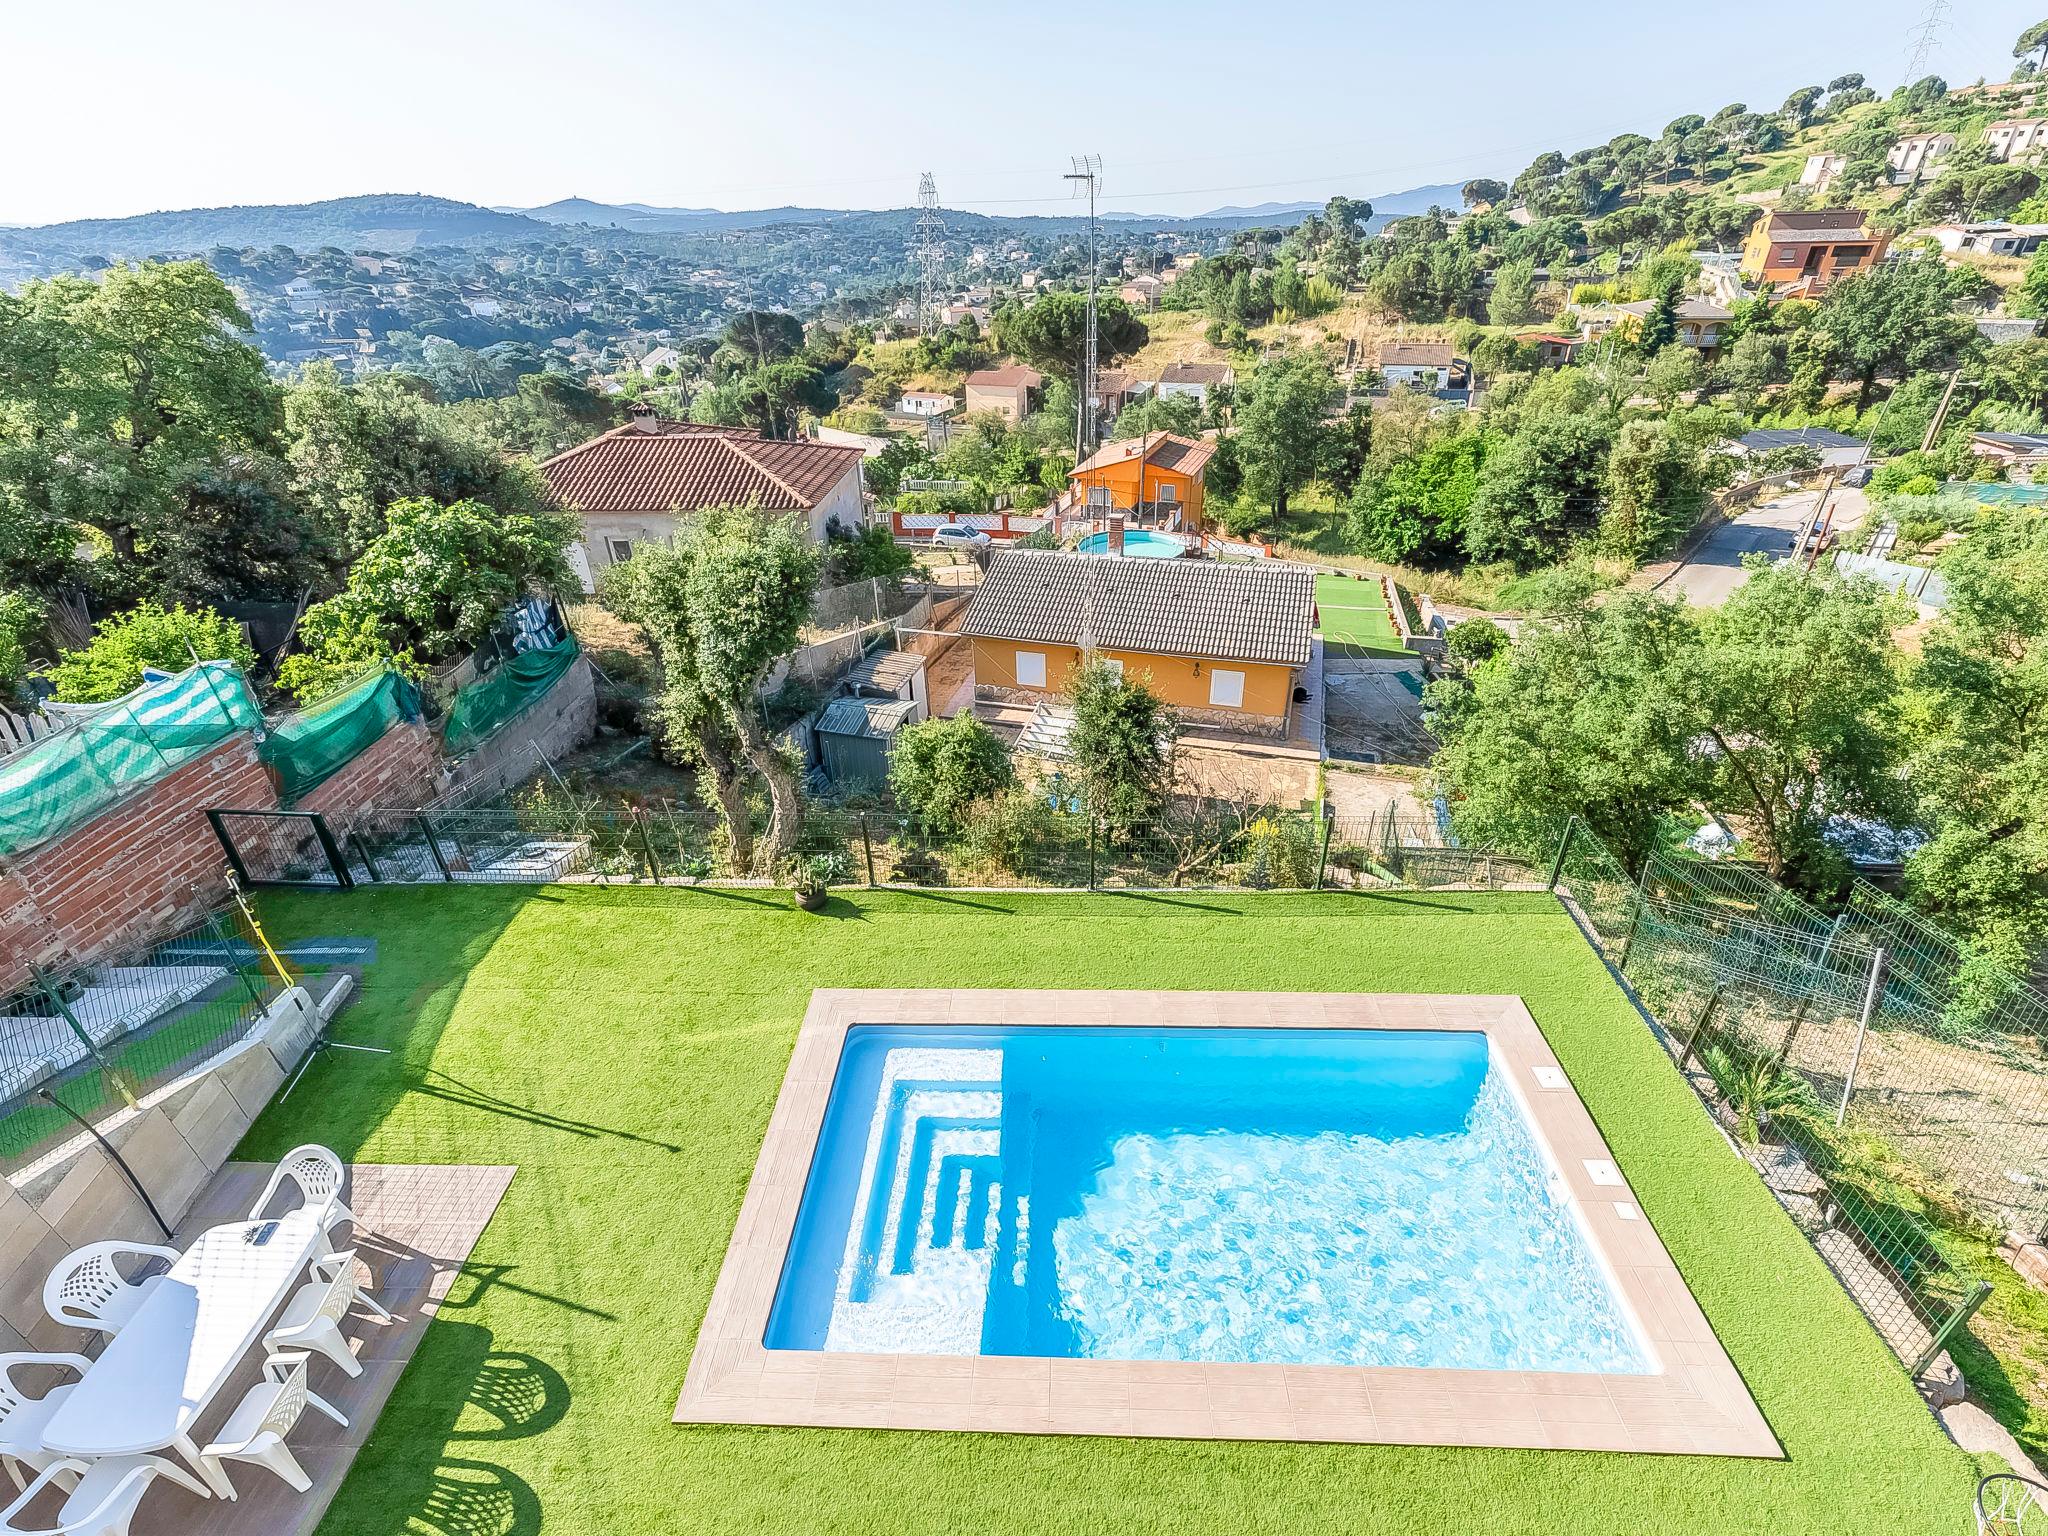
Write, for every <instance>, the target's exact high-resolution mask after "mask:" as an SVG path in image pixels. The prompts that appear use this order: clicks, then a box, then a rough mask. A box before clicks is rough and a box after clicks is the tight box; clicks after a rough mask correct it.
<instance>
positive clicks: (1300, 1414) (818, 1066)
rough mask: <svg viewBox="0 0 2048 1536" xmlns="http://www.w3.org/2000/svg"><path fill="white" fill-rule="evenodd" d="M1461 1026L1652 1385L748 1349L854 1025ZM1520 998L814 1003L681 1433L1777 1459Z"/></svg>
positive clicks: (701, 1343) (1621, 1380) (963, 994)
mask: <svg viewBox="0 0 2048 1536" xmlns="http://www.w3.org/2000/svg"><path fill="white" fill-rule="evenodd" d="M945 1023H955V1024H980V1025H1016V1024H1032V1025H1098V1026H1099V1025H1106V1024H1116V1025H1134V1026H1140V1027H1153V1028H1158V1027H1170V1028H1203V1027H1210V1028H1219V1027H1228V1028H1238V1029H1259V1028H1265V1029H1317V1028H1342V1029H1434V1030H1471V1031H1477V1032H1482V1033H1484V1034H1485V1035H1486V1036H1487V1039H1488V1043H1489V1049H1490V1050H1491V1051H1492V1053H1493V1056H1494V1059H1495V1061H1496V1062H1498V1063H1499V1064H1500V1066H1501V1067H1502V1069H1503V1070H1504V1071H1505V1073H1506V1075H1507V1079H1508V1081H1509V1082H1510V1083H1511V1084H1512V1085H1513V1088H1514V1090H1515V1092H1516V1093H1517V1095H1518V1097H1519V1098H1520V1100H1521V1102H1522V1105H1523V1107H1524V1109H1525V1110H1526V1112H1527V1114H1528V1117H1529V1119H1530V1122H1531V1123H1532V1124H1533V1125H1534V1126H1535V1128H1536V1130H1537V1132H1538V1135H1539V1138H1540V1139H1541V1141H1542V1142H1543V1143H1544V1144H1545V1145H1546V1146H1547V1148H1548V1150H1549V1152H1550V1154H1551V1156H1552V1158H1553V1159H1554V1161H1555V1162H1556V1164H1557V1167H1558V1170H1559V1173H1560V1175H1561V1176H1562V1178H1563V1180H1564V1182H1565V1185H1566V1187H1567V1188H1568V1189H1569V1191H1570V1195H1571V1199H1572V1201H1573V1203H1574V1205H1575V1206H1576V1207H1577V1209H1578V1212H1579V1215H1580V1216H1581V1218H1582V1220H1583V1223H1584V1226H1585V1229H1586V1231H1587V1232H1588V1234H1589V1235H1590V1237H1591V1239H1592V1242H1593V1246H1594V1248H1595V1250H1596V1252H1597V1253H1599V1254H1600V1256H1601V1257H1602V1259H1603V1260H1604V1262H1605V1263H1606V1264H1607V1266H1608V1270H1609V1273H1610V1275H1611V1277H1612V1279H1613V1281H1614V1284H1615V1288H1616V1290H1617V1291H1618V1292H1619V1294H1620V1296H1621V1298H1622V1300H1623V1302H1624V1303H1626V1305H1627V1307H1628V1308H1629V1310H1630V1311H1631V1312H1632V1313H1633V1314H1634V1316H1635V1318H1636V1319H1637V1321H1638V1322H1639V1324H1640V1325H1641V1329H1642V1333H1643V1335H1644V1337H1645V1339H1646V1340H1647V1342H1648V1343H1649V1346H1650V1348H1651V1350H1652V1351H1653V1352H1654V1354H1655V1356H1656V1366H1657V1369H1656V1371H1655V1372H1654V1373H1653V1374H1648V1375H1597V1374H1593V1373H1581V1372H1542V1371H1471V1370H1421V1369H1409V1368H1398V1367H1386V1368H1361V1367H1352V1366H1297V1365H1213V1364H1199V1363H1184V1362H1173V1361H1124V1360H1054V1359H1036V1358H1029V1357H1020V1356H988V1355H977V1356H938V1355H864V1354H839V1353H825V1352H821V1351H802V1350H771V1349H768V1348H766V1347H765V1346H763V1344H762V1342H761V1340H762V1337H763V1335H764V1332H765V1330H766V1328H767V1324H768V1313H769V1308H770V1306H771V1305H772V1304H773V1302H774V1299H775V1288H776V1285H777V1282H778V1280H779V1278H780V1276H781V1272H782V1263H783V1256H784V1253H785V1252H786V1250H787V1249H788V1246H789V1241H790V1237H791V1233H792V1231H793V1230H794V1227H795V1224H796V1215H797V1206H798V1203H799V1201H800V1200H801V1199H802V1196H803V1189H804V1181H805V1178H806V1176H807V1175H808V1173H809V1170H810V1164H811V1155H812V1150H813V1148H814V1147H815V1145H816V1142H817V1138H818V1131H819V1128H820V1126H821V1125H822V1124H823V1121H824V1116H825V1105H826V1100H827V1098H828V1096H829V1094H830V1091H831V1087H832V1077H833V1073H834V1071H835V1070H836V1068H837V1066H838V1063H839V1054H840V1047H841V1045H842V1044H843V1043H844V1041H845V1038H846V1032H847V1030H848V1029H849V1028H851V1027H852V1026H854V1025H856V1024H945ZM1624 1173H1625V1170H1621V1169H1619V1168H1618V1167H1617V1166H1616V1163H1615V1159H1614V1155H1613V1153H1612V1152H1610V1151H1609V1150H1608V1148H1607V1145H1606V1143H1605V1142H1604V1141H1603V1140H1602V1139H1601V1136H1600V1132H1599V1130H1598V1128H1597V1127H1595V1125H1594V1124H1593V1120H1592V1117H1591V1116H1590V1115H1589V1114H1587V1112H1586V1108H1585V1106H1584V1105H1583V1104H1582V1103H1580V1101H1579V1097H1578V1095H1577V1093H1575V1092H1573V1091H1572V1088H1571V1085H1570V1082H1569V1081H1568V1079H1567V1078H1566V1077H1565V1075H1564V1073H1563V1072H1562V1070H1561V1069H1560V1068H1559V1067H1558V1063H1557V1058H1556V1056H1555V1055H1553V1054H1552V1052H1551V1050H1550V1047H1549V1045H1548V1043H1547V1042H1546V1041H1545V1040H1544V1038H1543V1033H1542V1031H1541V1030H1540V1029H1538V1028H1537V1025H1536V1021H1535V1020H1534V1019H1533V1018H1531V1017H1530V1015H1529V1011H1528V1009H1527V1008H1525V1007H1524V1006H1523V1004H1522V1001H1521V999H1520V998H1518V997H1466V996H1446V995H1426V996H1404V995H1391V994H1370V995H1353V994H1332V993H1290V992H1253V993H1245V992H1060V991H1011V992H1002V991H977V990H934V991H886V990H877V991H818V992H814V993H813V994H812V996H811V1006H810V1011H809V1012H808V1013H807V1014H806V1015H805V1018H804V1023H803V1028H802V1030H801V1031H800V1032H799V1034H798V1036H797V1042H796V1048H795V1050H794V1052H793V1053H792V1055H791V1058H790V1065H789V1072H788V1075H787V1076H786V1077H785V1078H784V1080H783V1085H782V1093H781V1096H780V1097H779V1098H778V1099H777V1101H776V1105H775V1112H774V1115H773V1116H772V1118H771V1119H770V1121H769V1125H768V1133H767V1136H766V1138H765V1140H764V1141H763V1143H762V1147H761V1155H760V1158H759V1160H758V1161H757V1162H756V1163H755V1166H754V1176H753V1180H752V1182H751V1183H750V1184H749V1185H748V1188H747V1196H746V1200H745V1202H744V1203H743V1204H742V1206H741V1207H740V1216H739V1223H738V1226H737V1227H736V1229H735V1230H734V1233H733V1238H732V1244H731V1246H730V1247H729V1248H728V1249H727V1250H726V1256H725V1263H724V1266H723V1267H722V1268H721V1269H720V1271H719V1276H718V1284H717V1287H716V1289H715V1290H714V1291H713V1293H712V1297H711V1306H710V1309H709V1311H708V1312H707V1313H706V1315H705V1318H704V1326H703V1328H702V1330H701V1331H700V1332H699V1334H698V1337H697V1347H696V1350H695V1352H694V1353H693V1354H692V1356H691V1359H690V1366H689V1372H688V1374H687V1376H686V1377H685V1379H684V1383H683V1391H682V1397H681V1399H680V1400H679V1401H678V1402H677V1404H676V1412H675V1417H676V1420H677V1421H678V1422H679V1423H718V1424H786V1425H810V1426H819V1427H824V1426H831V1427H840V1428H872V1429H955V1430H992V1431H999V1432H1009V1433H1018V1434H1086V1435H1144V1436H1167V1437H1179V1438H1188V1439H1222V1440H1323V1441H1354V1442H1361V1443H1379V1444H1393V1445H1472V1446H1520V1447H1535V1448H1555V1449H1568V1450H1602V1451H1648V1452H1664V1453H1671V1454H1679V1455H1713V1456H1755V1457H1774V1458H1775V1457H1782V1456H1783V1454H1784V1452H1783V1451H1782V1450H1781V1449H1780V1447H1779V1445H1778V1441H1777V1437H1776V1436H1775V1435H1773V1434H1772V1432H1771V1428H1770V1425H1769V1424H1768V1423H1766V1422H1765V1420H1764V1416H1763V1414H1762V1413H1761V1411H1759V1410H1758V1408H1757V1406H1756V1403H1755V1400H1754V1399H1753V1398H1752V1397H1751V1396H1750V1394H1749V1389H1748V1388H1747V1387H1746V1386H1745V1385H1744V1384H1743V1381H1742V1377H1741V1375H1740V1374H1739V1373H1738V1372H1737V1371H1736V1369H1735V1366H1734V1363H1733V1362H1732V1361H1730V1360H1729V1358H1728V1355H1727V1352H1726V1351H1725V1350H1723V1349H1722V1347H1721V1343H1720V1340H1719V1339H1717V1338H1716V1337H1715V1336H1714V1331H1713V1329H1712V1328H1711V1327H1710V1326H1709V1325H1708V1323H1707V1319H1706V1316H1705V1314H1704V1313H1702V1312H1701V1311H1700V1308H1699V1305H1698V1303H1696V1302H1695V1301H1694V1300H1693V1297H1692V1292H1691V1291H1690V1290H1688V1289H1687V1287H1686V1284H1685V1280H1684V1278H1683V1277H1682V1276H1681V1275H1680V1274H1679V1272H1678V1267H1677V1266H1676V1265H1675V1264H1673V1263H1672V1261H1671V1257H1670V1255H1669V1254H1667V1253H1666V1252H1665V1251H1664V1245H1663V1244H1662V1243H1661V1242H1660V1241H1659V1240H1658V1238H1657V1233H1656V1229H1655V1228H1654V1227H1653V1226H1652V1225H1651V1223H1650V1222H1649V1220H1647V1219H1646V1218H1645V1216H1644V1214H1643V1212H1642V1211H1641V1209H1640V1208H1639V1207H1638V1205H1637V1204H1636V1201H1635V1196H1634V1195H1633V1193H1632V1192H1631V1191H1630V1190H1629V1188H1628V1186H1627V1184H1626V1182H1625V1179H1624V1177H1623V1175H1624Z"/></svg>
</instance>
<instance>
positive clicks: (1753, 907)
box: [1556, 823, 2048, 1374]
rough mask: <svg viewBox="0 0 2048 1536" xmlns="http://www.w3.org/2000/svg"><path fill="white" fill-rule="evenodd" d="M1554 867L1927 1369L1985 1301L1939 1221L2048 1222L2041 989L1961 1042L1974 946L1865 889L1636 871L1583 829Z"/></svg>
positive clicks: (2016, 999) (1880, 1322) (2001, 995)
mask: <svg viewBox="0 0 2048 1536" xmlns="http://www.w3.org/2000/svg"><path fill="white" fill-rule="evenodd" d="M1556 868H1557V875H1558V881H1557V883H1558V888H1559V890H1560V891H1561V892H1563V893H1564V894H1566V895H1568V896H1570V897H1571V898H1572V899H1573V900H1574V902H1575V904H1576V905H1577V906H1578V908H1579V910H1580V911H1581V913H1582V914H1583V915H1584V917H1585V919H1586V921H1587V925H1588V926H1589V927H1590V928H1591V929H1592V931H1593V933H1594V934H1595V936H1596V938H1597V940H1598V943H1599V946H1600V948H1601V950H1602V951H1603V952H1604V953H1605V954H1606V956H1607V958H1608V959H1609V960H1610V962H1611V963H1612V964H1613V965H1614V966H1615V967H1616V969H1617V970H1619V971H1620V973H1621V974H1622V975H1623V976H1624V977H1625V978H1626V979H1627V980H1628V981H1629V982H1630V983H1631V984H1632V985H1633V986H1634V988H1635V989H1636V992H1637V995H1638V996H1639V997H1640V998H1641V999H1642V1001H1643V1003H1644V1004H1645V1005H1646V1006H1647V1007H1648V1008H1649V1010H1650V1012H1651V1013H1652V1014H1653V1015H1654V1017H1655V1018H1656V1019H1657V1020H1658V1022H1659V1023H1660V1024H1661V1025H1662V1026H1663V1037H1664V1039H1665V1041H1666V1043H1667V1044H1668V1045H1669V1047H1670V1049H1671V1052H1672V1054H1673V1056H1674V1057H1675V1058H1676V1059H1677V1060H1678V1062H1679V1064H1680V1066H1681V1067H1682V1068H1684V1069H1686V1070H1687V1071H1689V1072H1691V1073H1693V1074H1694V1077H1695V1082H1696V1084H1697V1085H1698V1086H1700V1087H1701V1088H1702V1090H1703V1091H1704V1092H1706V1093H1707V1095H1708V1096H1709V1098H1710V1100H1711V1101H1712V1102H1714V1103H1715V1104H1716V1107H1717V1110H1718V1112H1719V1114H1720V1116H1721V1118H1722V1120H1723V1123H1724V1124H1725V1125H1726V1127H1727V1128H1728V1130H1729V1131H1730V1133H1731V1134H1732V1135H1733V1136H1734V1137H1735V1138H1736V1140H1737V1141H1738V1143H1739V1144H1740V1145H1741V1146H1742V1147H1743V1148H1744V1151H1745V1153H1746V1155H1748V1156H1749V1158H1750V1160H1751V1161H1752V1162H1753V1163H1754V1164H1755V1165H1756V1167H1757V1169H1758V1171H1759V1173H1760V1174H1761V1175H1762V1176H1763V1178H1764V1180H1765V1182H1766V1183H1768V1184H1769V1185H1770V1186H1771V1188H1772V1189H1773V1191H1774V1193H1776V1195H1777V1196H1778V1198H1779V1200H1780V1201H1781V1202H1782V1203H1783V1204H1784V1205H1785V1207H1786V1209H1787V1210H1788V1211H1789V1212H1791V1214H1792V1216H1793V1217H1794V1219H1795V1220H1796V1221H1798V1222H1799V1224H1800V1226H1801V1227H1802V1229H1803V1230H1804V1231H1805V1232H1806V1233H1807V1235H1808V1237H1809V1238H1810V1239H1811V1240H1812V1241H1813V1243H1814V1245H1815V1247H1816V1248H1818V1249H1819V1250H1820V1252H1821V1254H1822V1256H1823V1257H1824V1258H1825V1259H1826V1260H1827V1262H1828V1263H1829V1265H1830V1266H1831V1267H1832V1268H1833V1269H1834V1270H1835V1272H1836V1274H1837V1275H1838V1276H1839V1277H1840V1278H1841V1280H1842V1282H1843V1284H1844V1285H1845V1286H1846V1287H1847V1288H1848V1290H1849V1292H1850V1293H1851V1295H1853V1296H1854V1297H1855V1298H1856V1300H1857V1301H1858V1303H1859V1304H1860V1305H1861V1306H1862V1307H1863V1310H1864V1311H1865V1312H1866V1314H1868V1315H1869V1316H1870V1318H1871V1320H1872V1322H1873V1323H1874V1324H1876V1326H1877V1327H1878V1329H1879V1331H1880V1332H1881V1333H1883V1334H1884V1335H1885V1337H1886V1338H1887V1339H1888V1340H1889V1341H1890V1342H1891V1343H1892V1345H1893V1347H1894V1348H1895V1349H1896V1350H1897V1351H1898V1352H1899V1355H1900V1357H1901V1359H1902V1360H1905V1361H1906V1362H1908V1364H1909V1365H1910V1366H1911V1367H1912V1368H1913V1369H1914V1371H1915V1373H1916V1374H1917V1373H1918V1372H1919V1371H1920V1370H1922V1369H1924V1368H1925V1367H1926V1365H1927V1364H1928V1363H1929V1362H1930V1361H1931V1360H1932V1359H1933V1357H1934V1355H1935V1353H1936V1351H1937V1350H1938V1349H1939V1347H1940V1343H1941V1341H1942V1340H1943V1339H1944V1338H1945V1337H1946V1336H1947V1335H1948V1333H1949V1332H1950V1331H1952V1330H1953V1329H1954V1328H1955V1327H1957V1326H1960V1324H1961V1322H1962V1321H1963V1320H1964V1319H1966V1318H1967V1317H1968V1315H1969V1313H1970V1311H1971V1310H1972V1309H1973V1308H1974V1306H1975V1305H1976V1303H1977V1301H1979V1300H1981V1293H1980V1290H1979V1289H1978V1288H1976V1287H1972V1286H1970V1285H1967V1284H1966V1283H1965V1282H1963V1281H1962V1280H1961V1279H1959V1278H1958V1277H1957V1276H1956V1275H1955V1274H1954V1273H1952V1272H1951V1271H1950V1269H1949V1268H1948V1266H1947V1264H1946V1263H1945V1262H1944V1260H1943V1257H1942V1248H1941V1242H1940V1237H1941V1234H1942V1233H1943V1232H1945V1231H1947V1232H1964V1233H1977V1234H1981V1235H1992V1234H1996V1233H1998V1232H2001V1231H2003V1230H2004V1229H2006V1228H2008V1227H2020V1228H2023V1229H2024V1230H2027V1231H2029V1232H2034V1231H2038V1230H2040V1228H2041V1226H2042V1224H2043V1222H2044V1221H2048V1182H2044V1175H2048V1065H2044V1063H2043V1062H2042V1059H2041V1052H2040V1037H2039V1035H2038V1033H2034V1032H2033V1031H2032V1030H2031V1029H2029V1028H2027V1027H2025V1026H2026V1025H2027V1023H2028V1022H2029V1012H2030V1005H2031V1003H2032V1002H2033V1001H2035V1000H2036V999H2033V998H2032V996H2031V994H2030V992H2029V990H2028V989H2026V988H2025V987H2024V985H2023V984H2022V983H2020V982H2018V981H2017V979H2016V978H2009V977H2008V978H2004V979H2003V982H2002V984H2001V985H1999V986H1997V987H1994V988H1990V989H1988V990H1989V992H1990V993H1991V994H1992V995H1995V996H1996V997H1997V998H1998V999H1999V1002H2000V1006H1999V1008H1997V1009H1995V1010H1992V1011H1991V1012H1990V1013H1989V1014H1988V1015H1984V1016H1983V1017H1979V1014H1981V1012H1982V1011H1981V1010H1979V1011H1978V1013H1972V1014H1970V1016H1971V1017H1972V1018H1976V1019H1977V1020H1978V1022H1977V1025H1976V1031H1977V1032H1976V1033H1975V1035H1974V1036H1967V1037H1966V1036H1964V1035H1962V1034H1960V1033H1959V1032H1958V1027H1957V1022H1956V1021H1957V1019H1958V1018H1959V1017H1960V1016H1961V1013H1960V1012H1959V1010H1961V1011H1967V1009H1966V1006H1965V1001H1964V998H1963V994H1964V991H1965V988H1966V987H1968V986H1969V985H1970V978H1969V976H1968V975H1967V974H1966V971H1967V967H1966V966H1965V965H1964V963H1963V962H1964V959H1965V955H1964V951H1963V948H1962V946H1960V945H1959V944H1956V943H1955V942H1954V941H1953V940H1949V939H1948V936H1947V935H1945V934H1942V933H1941V931H1940V930H1939V929H1938V928H1935V927H1934V926H1933V925H1931V924H1928V923H1927V922H1926V921H1925V920H1924V919H1922V918H1920V917H1919V916H1918V914H1915V913H1912V912H1910V911H1908V910H1907V909H1905V908H1904V907H1903V906H1902V905H1901V904H1899V903H1898V902H1896V901H1894V900H1893V899H1892V898H1890V897H1888V896H1885V895H1884V894H1883V893H1882V892H1879V891H1876V890H1875V889H1874V888H1871V887H1868V886H1864V887H1859V888H1858V890H1857V891H1856V893H1855V895H1854V898H1853V899H1852V901H1851V903H1850V905H1849V907H1848V908H1847V909H1845V910H1844V911H1843V912H1842V913H1840V914H1838V915H1836V916H1829V915H1828V914H1827V913H1825V912H1823V911H1821V910H1820V909H1819V908H1817V907H1815V906H1813V905H1812V904H1811V903H1809V902H1806V901H1805V900H1803V899H1802V898H1800V897H1799V896H1798V895H1796V894H1795V893H1792V892H1789V891H1786V890H1784V889H1783V888H1782V887H1780V886H1778V885H1777V884H1776V883H1775V882H1774V881H1772V880H1770V879H1769V878H1768V876H1766V875H1765V874H1764V873H1763V872H1762V871H1761V870H1758V869H1756V868H1755V867H1753V866H1744V865H1739V864H1730V863H1727V862H1708V861H1705V860H1699V859H1689V858H1683V857H1678V856H1673V855H1666V854H1659V855H1654V856H1652V857H1651V858H1650V859H1649V860H1648V861H1647V862H1646V864H1645V866H1644V868H1643V869H1642V871H1641V872H1640V874H1639V875H1638V876H1637V877H1636V878H1634V879H1631V878H1630V877H1629V875H1628V873H1627V871H1626V870H1625V869H1623V868H1622V866H1621V865H1620V863H1619V862H1618V861H1617V860H1616V859H1615V858H1614V857H1613V856H1612V855H1611V854H1610V853H1609V852H1608V850H1607V849H1606V848H1605V847H1604V846H1602V845H1601V843H1600V842H1599V840H1598V839H1597V838H1595V837H1594V836H1593V835H1592V834H1591V833H1590V832H1588V831H1586V830H1585V828H1584V827H1583V826H1582V825H1579V824H1577V823H1572V824H1570V825H1569V826H1568V827H1567V829H1566V830H1565V832H1564V833H1563V835H1562V838H1561V843H1560V847H1559V851H1558V855H1557V859H1556ZM1942 941H1946V942H1947V945H1948V948H1947V950H1946V952H1944V950H1943V947H1942ZM1895 956H1896V957H1899V963H1897V964H1896V965H1895V964H1894V957H1895ZM1978 985H1979V987H1980V990H1982V989H1983V988H1982V981H1981V974H1980V977H1979V981H1978ZM1994 1021H1995V1022H1994ZM2015 1026H2017V1027H2015Z"/></svg>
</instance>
